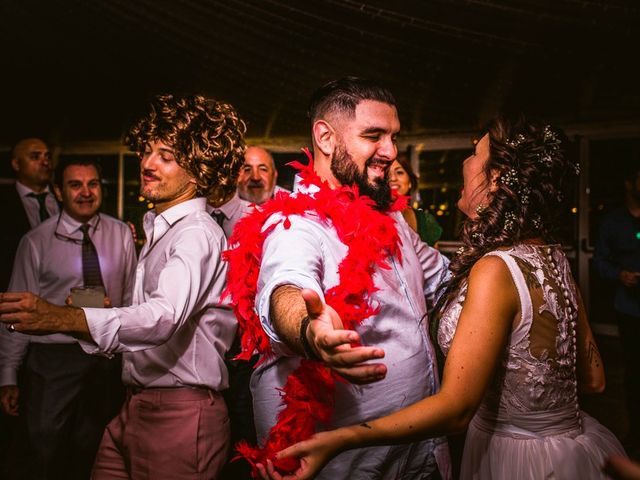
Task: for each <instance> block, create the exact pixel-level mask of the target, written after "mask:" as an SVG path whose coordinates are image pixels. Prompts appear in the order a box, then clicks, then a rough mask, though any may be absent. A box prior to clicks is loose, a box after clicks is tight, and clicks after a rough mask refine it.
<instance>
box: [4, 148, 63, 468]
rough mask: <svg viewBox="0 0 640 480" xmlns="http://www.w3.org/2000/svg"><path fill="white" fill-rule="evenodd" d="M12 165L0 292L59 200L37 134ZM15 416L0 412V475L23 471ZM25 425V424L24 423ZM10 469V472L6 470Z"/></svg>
mask: <svg viewBox="0 0 640 480" xmlns="http://www.w3.org/2000/svg"><path fill="white" fill-rule="evenodd" d="M10 162H11V167H12V169H13V171H14V172H16V183H15V184H13V185H1V186H0V208H2V210H3V212H4V215H3V221H2V228H0V252H2V254H1V255H0V292H4V291H6V290H7V287H8V286H9V280H10V279H11V270H12V268H13V259H14V257H15V254H16V250H17V249H18V244H19V243H20V239H21V238H22V236H23V235H24V234H25V233H27V232H28V231H29V230H31V229H32V228H33V227H36V226H38V225H40V222H41V221H42V220H43V219H44V218H48V217H49V216H53V215H57V214H58V204H57V202H56V199H55V197H54V196H53V193H52V192H50V191H49V183H50V182H51V174H52V165H51V158H50V154H49V147H47V144H46V143H45V142H43V141H42V140H40V139H39V138H24V139H22V140H20V141H18V142H17V143H16V144H15V145H14V147H13V148H12V149H11V156H10ZM17 422H18V421H17V419H16V418H15V417H13V418H10V417H8V416H6V415H5V414H4V413H2V412H0V477H2V478H4V476H7V477H9V476H16V477H20V478H21V476H22V475H23V474H24V469H25V468H27V465H25V464H24V462H21V461H20V459H23V458H26V456H25V455H26V453H25V452H26V450H28V448H27V447H26V446H24V445H22V442H21V441H20V433H18V434H17V437H18V438H16V440H15V441H14V446H13V447H10V446H9V443H10V442H11V440H10V439H11V438H12V436H13V435H14V434H13V432H14V431H15V430H16V429H17V428H18V423H17ZM25 428H26V427H25ZM9 472H11V475H10V474H9Z"/></svg>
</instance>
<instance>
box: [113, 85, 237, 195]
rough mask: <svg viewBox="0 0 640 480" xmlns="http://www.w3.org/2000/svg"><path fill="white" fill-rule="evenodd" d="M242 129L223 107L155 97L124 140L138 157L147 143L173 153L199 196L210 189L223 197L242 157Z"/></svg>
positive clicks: (199, 98)
mask: <svg viewBox="0 0 640 480" xmlns="http://www.w3.org/2000/svg"><path fill="white" fill-rule="evenodd" d="M245 131H246V126H245V124H244V122H243V121H242V120H241V119H240V117H239V116H238V113H237V112H236V111H235V109H234V108H233V107H232V106H231V105H229V104H228V103H223V102H218V101H216V100H212V99H206V98H205V97H203V96H201V95H158V96H156V97H155V98H154V99H153V100H152V102H151V105H150V109H149V111H148V113H147V114H146V115H145V116H144V117H142V118H141V119H140V120H138V121H137V122H136V123H135V124H134V125H133V126H132V127H131V129H130V130H129V133H128V134H127V135H126V137H125V144H126V145H128V146H129V147H130V148H131V150H132V151H134V152H136V153H137V154H138V155H142V154H143V153H144V149H145V146H146V145H147V144H148V143H149V142H152V141H162V142H164V143H166V144H167V145H170V146H171V147H172V148H173V149H174V154H175V157H176V161H177V163H178V165H180V167H182V168H184V169H185V170H186V171H187V172H188V173H189V174H190V175H191V176H192V177H193V178H194V179H195V180H196V190H197V194H198V196H206V195H207V194H208V193H209V192H210V191H211V190H212V189H215V190H216V194H219V195H220V196H221V197H226V196H227V195H229V194H231V193H232V191H233V190H235V188H236V181H237V179H238V172H239V171H240V166H241V165H242V162H243V158H244V150H245V143H244V133H245Z"/></svg>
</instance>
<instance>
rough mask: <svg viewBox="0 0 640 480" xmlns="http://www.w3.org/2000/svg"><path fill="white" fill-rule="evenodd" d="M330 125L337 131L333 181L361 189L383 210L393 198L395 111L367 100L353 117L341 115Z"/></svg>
mask: <svg viewBox="0 0 640 480" xmlns="http://www.w3.org/2000/svg"><path fill="white" fill-rule="evenodd" d="M331 123H332V124H333V125H334V128H335V131H336V146H335V149H334V152H333V156H332V158H331V172H332V173H333V175H334V177H335V178H336V180H338V182H340V184H342V185H354V184H355V185H358V187H359V189H360V193H362V194H364V195H367V196H369V197H371V198H372V199H373V200H374V201H376V203H377V204H378V206H379V207H381V208H384V207H385V206H386V205H388V204H389V202H390V198H391V196H390V187H389V185H388V183H387V175H388V172H389V168H390V167H391V164H392V163H393V160H394V159H395V158H396V155H397V153H398V150H397V148H396V137H397V135H398V131H399V130H400V121H399V120H398V113H397V111H396V108H395V107H394V106H392V105H389V104H386V103H382V102H377V101H373V100H364V101H362V102H360V103H359V104H358V105H357V106H356V110H355V113H354V115H353V117H346V116H344V115H341V116H340V117H338V118H337V119H334V120H333V121H332V122H331Z"/></svg>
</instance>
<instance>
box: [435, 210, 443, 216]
mask: <svg viewBox="0 0 640 480" xmlns="http://www.w3.org/2000/svg"><path fill="white" fill-rule="evenodd" d="M436 215H437V216H439V217H441V216H442V215H444V212H443V211H442V210H438V211H437V212H436Z"/></svg>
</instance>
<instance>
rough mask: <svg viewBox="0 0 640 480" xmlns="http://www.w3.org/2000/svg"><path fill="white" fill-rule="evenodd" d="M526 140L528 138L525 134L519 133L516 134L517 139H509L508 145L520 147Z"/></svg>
mask: <svg viewBox="0 0 640 480" xmlns="http://www.w3.org/2000/svg"><path fill="white" fill-rule="evenodd" d="M526 140H527V139H526V137H525V136H524V135H523V134H521V133H519V134H518V135H516V138H515V139H511V140H507V145H509V146H510V147H513V148H518V147H519V146H520V145H522V144H523V143H524V142H525V141H526Z"/></svg>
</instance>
